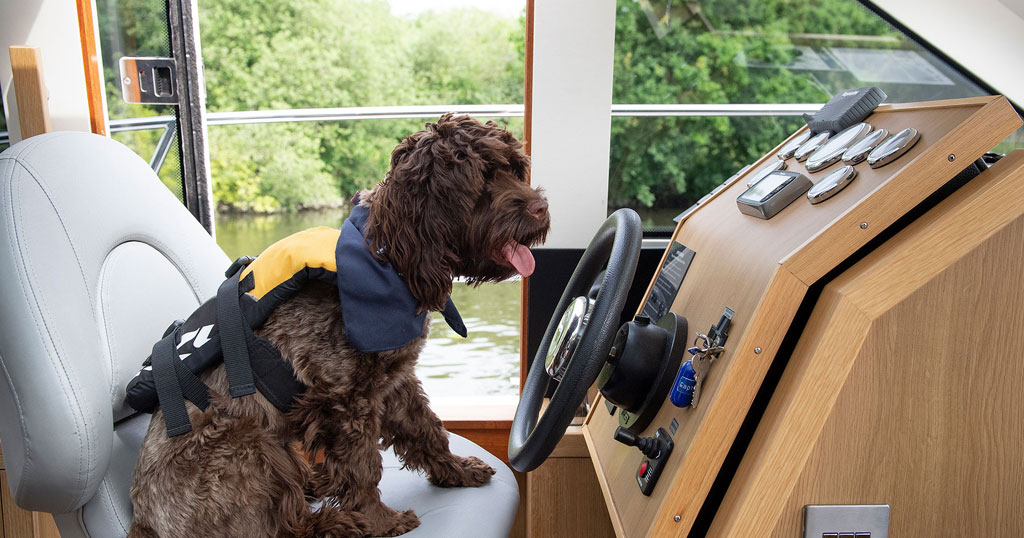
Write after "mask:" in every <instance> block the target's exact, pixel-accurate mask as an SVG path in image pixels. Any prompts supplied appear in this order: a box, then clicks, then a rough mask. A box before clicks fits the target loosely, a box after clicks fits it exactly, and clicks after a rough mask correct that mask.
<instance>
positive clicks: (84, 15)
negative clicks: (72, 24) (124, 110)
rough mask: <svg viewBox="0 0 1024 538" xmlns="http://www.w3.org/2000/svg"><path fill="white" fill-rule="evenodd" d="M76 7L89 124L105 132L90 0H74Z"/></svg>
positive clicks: (97, 51)
mask: <svg viewBox="0 0 1024 538" xmlns="http://www.w3.org/2000/svg"><path fill="white" fill-rule="evenodd" d="M75 4H76V5H77V7H78V35H79V37H80V39H81V41H82V67H83V68H84V69H85V93H86V98H87V99H88V101H89V126H90V128H91V129H92V132H93V133H96V134H98V135H106V134H107V115H106V110H104V107H103V66H102V65H101V64H100V55H99V48H98V47H97V45H96V24H95V22H94V20H93V17H92V1H91V0H75Z"/></svg>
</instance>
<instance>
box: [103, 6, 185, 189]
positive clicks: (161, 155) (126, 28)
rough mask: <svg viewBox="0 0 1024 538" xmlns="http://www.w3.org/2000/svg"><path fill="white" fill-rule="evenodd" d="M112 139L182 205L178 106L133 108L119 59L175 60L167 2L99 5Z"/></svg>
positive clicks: (104, 76)
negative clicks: (148, 169) (123, 88)
mask: <svg viewBox="0 0 1024 538" xmlns="http://www.w3.org/2000/svg"><path fill="white" fill-rule="evenodd" d="M96 15H97V18H98V26H99V36H100V54H101V56H102V62H103V80H104V84H105V91H106V98H107V115H108V117H109V119H110V128H109V132H110V136H111V138H113V139H114V140H117V141H118V142H120V143H122V144H124V145H126V146H128V147H129V148H131V149H132V150H133V151H135V152H136V153H137V154H138V155H139V156H140V157H142V158H143V159H144V160H145V161H146V162H148V163H150V165H151V166H152V167H153V168H154V170H156V171H157V175H158V176H160V181H162V182H163V184H164V185H165V186H167V188H168V189H169V190H170V191H171V192H172V193H174V195H175V196H176V197H177V198H178V200H184V194H183V192H184V186H183V183H182V181H183V177H182V170H181V157H180V150H179V147H178V143H177V140H176V132H177V130H178V125H177V122H178V119H177V118H178V108H177V107H175V106H167V105H164V106H159V105H133V104H128V103H126V102H125V101H124V99H123V98H122V97H121V88H120V84H119V81H120V79H121V77H120V70H119V67H118V60H119V59H120V58H121V57H123V56H159V57H168V56H170V55H171V41H170V33H169V31H168V26H167V2H166V0H96Z"/></svg>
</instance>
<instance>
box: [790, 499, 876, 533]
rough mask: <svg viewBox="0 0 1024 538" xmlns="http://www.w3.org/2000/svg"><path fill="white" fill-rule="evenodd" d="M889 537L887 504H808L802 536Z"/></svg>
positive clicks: (805, 508)
mask: <svg viewBox="0 0 1024 538" xmlns="http://www.w3.org/2000/svg"><path fill="white" fill-rule="evenodd" d="M823 536H828V537H843V538H846V537H847V536H850V537H857V538H867V537H870V538H889V505H888V504H809V505H807V506H805V507H804V538H822V537H823Z"/></svg>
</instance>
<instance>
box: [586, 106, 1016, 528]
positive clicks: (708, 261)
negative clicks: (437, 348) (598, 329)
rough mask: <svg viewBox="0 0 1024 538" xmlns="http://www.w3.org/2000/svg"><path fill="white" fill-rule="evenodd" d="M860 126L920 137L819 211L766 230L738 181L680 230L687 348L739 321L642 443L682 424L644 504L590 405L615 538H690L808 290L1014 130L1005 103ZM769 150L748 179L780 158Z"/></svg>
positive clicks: (898, 112)
mask: <svg viewBox="0 0 1024 538" xmlns="http://www.w3.org/2000/svg"><path fill="white" fill-rule="evenodd" d="M866 121H868V122H869V123H871V124H872V125H873V126H875V127H876V128H877V127H884V128H886V129H888V130H889V131H890V132H896V131H899V130H901V129H903V128H904V127H915V128H917V129H918V130H919V131H920V132H921V139H920V141H919V142H918V143H917V145H916V146H915V147H914V148H913V149H911V150H910V151H909V152H908V153H907V154H905V155H904V156H902V157H901V158H900V159H898V160H897V161H895V162H894V163H892V164H889V165H887V166H885V167H882V168H878V169H871V168H869V167H868V166H867V165H866V164H861V165H858V166H857V170H858V172H859V177H858V178H857V179H856V180H854V181H853V182H852V183H851V184H850V185H849V186H848V187H846V189H844V190H843V191H842V192H840V193H838V194H837V195H836V196H834V197H833V198H832V199H830V200H828V201H827V202H825V203H822V204H818V205H813V206H812V205H811V204H809V203H807V201H806V200H804V199H798V200H797V201H795V202H794V203H793V204H791V205H790V206H789V207H787V208H786V209H785V210H783V211H782V212H781V213H780V214H779V215H777V216H776V217H774V218H773V219H770V220H767V221H765V220H760V219H755V218H753V217H749V216H747V215H743V214H741V213H739V211H738V209H737V208H736V203H735V199H736V197H737V196H739V194H741V193H742V192H743V191H744V190H745V188H746V186H745V183H746V177H747V175H743V176H741V177H739V178H737V179H736V180H735V181H734V182H733V183H732V184H730V185H728V186H726V187H725V188H723V189H722V190H721V191H720V192H719V193H717V194H716V195H715V196H713V197H712V198H711V199H710V200H708V201H706V202H705V203H704V204H703V205H702V206H701V207H700V208H699V209H698V210H697V211H695V212H694V213H693V214H691V215H690V216H689V217H688V218H687V219H686V220H685V221H683V222H681V223H680V225H679V226H678V227H677V229H676V232H675V235H674V239H675V240H676V241H678V242H680V243H682V244H684V245H686V246H687V247H690V248H691V249H693V250H694V251H695V252H696V255H695V257H694V260H693V263H692V264H691V266H690V269H689V272H688V274H687V277H686V279H685V280H684V282H683V284H682V286H681V288H680V291H679V293H678V295H677V296H676V299H675V302H674V303H673V305H672V311H674V312H676V313H678V314H681V315H683V316H686V317H687V319H688V321H689V327H690V331H691V336H690V339H692V338H693V336H692V333H693V332H694V331H697V330H699V331H701V332H706V331H707V329H708V328H709V327H710V326H711V325H712V324H714V323H715V322H717V320H718V318H719V316H721V314H722V311H723V309H724V307H727V306H728V307H731V308H733V310H735V312H736V315H735V317H734V319H733V324H732V329H731V333H730V337H729V341H728V342H727V343H726V346H725V347H726V351H725V353H724V354H723V355H722V356H721V357H719V358H718V359H717V360H716V362H715V364H714V365H713V366H712V369H711V373H710V375H709V379H708V380H707V381H706V382H705V384H704V386H703V391H702V396H701V401H700V404H699V405H698V407H697V408H696V409H690V408H688V409H678V408H675V407H673V406H671V405H664V406H662V408H661V410H660V411H659V413H658V416H657V417H656V419H655V421H654V423H652V425H651V426H650V427H649V428H648V431H646V432H644V434H645V435H652V434H653V431H654V429H656V428H657V427H659V426H661V427H665V426H667V425H668V423H669V422H671V420H672V419H676V420H677V421H678V422H679V431H678V433H677V434H676V435H675V441H676V448H675V451H674V452H673V454H672V456H671V457H670V459H669V462H668V466H667V468H666V470H665V473H664V475H663V476H662V478H661V481H660V483H659V484H658V485H657V487H656V488H655V490H654V493H653V495H652V496H651V497H644V496H643V495H642V494H641V493H640V491H639V488H638V487H637V486H636V484H635V481H634V480H633V474H634V471H635V468H636V465H638V464H639V462H640V457H641V455H640V453H639V452H638V451H636V449H634V448H631V447H626V446H625V445H622V444H619V443H617V442H615V441H614V440H612V433H613V432H614V430H615V427H616V426H617V421H616V420H615V418H614V417H610V416H609V415H608V414H607V413H606V412H604V411H603V407H604V406H603V405H601V404H602V402H600V401H598V402H597V403H595V405H594V408H595V409H597V410H598V411H596V412H592V413H591V415H590V416H589V417H588V419H587V422H586V424H585V426H584V434H585V436H586V437H587V442H588V445H589V447H590V450H591V454H592V456H593V461H594V465H595V468H596V469H597V472H598V480H599V483H600V484H601V485H602V490H603V494H604V498H605V500H606V503H607V505H608V509H609V512H610V513H611V514H612V523H613V525H614V527H615V529H616V532H617V534H618V535H619V536H622V537H630V538H632V537H636V536H657V537H659V538H660V537H662V536H685V535H686V534H687V533H688V532H689V530H690V527H691V526H692V524H693V521H694V518H695V517H696V515H697V512H698V510H699V509H700V508H701V506H702V504H703V502H704V498H705V496H706V494H707V491H708V490H709V488H710V486H711V483H712V481H713V480H714V478H715V476H716V475H717V473H718V470H719V468H720V466H721V464H722V461H723V459H724V457H725V454H726V453H727V452H728V450H729V448H730V447H731V445H732V442H733V439H734V438H735V435H736V432H737V430H738V429H739V426H740V424H741V423H742V421H743V419H744V418H745V416H746V413H747V411H748V409H749V407H750V404H751V402H752V400H753V398H754V395H755V394H756V392H757V390H758V388H759V387H760V385H761V382H762V381H763V378H764V374H765V372H766V371H767V369H768V367H769V366H770V365H771V362H772V361H773V359H774V356H775V352H776V351H777V348H778V345H779V343H780V342H781V339H782V337H783V336H784V335H785V333H786V331H787V329H788V327H789V324H790V323H791V321H792V318H793V316H794V315H795V312H796V310H797V308H798V307H799V305H800V303H801V301H802V300H803V297H804V294H805V292H806V289H807V287H808V286H809V285H811V284H813V283H814V282H815V281H816V280H817V279H818V278H820V277H821V276H822V275H823V274H825V273H826V272H827V271H829V270H831V269H832V268H834V267H835V266H836V265H838V264H839V263H841V262H842V261H843V260H845V259H846V258H848V257H849V256H850V255H852V254H853V253H854V252H855V251H856V250H857V249H859V248H860V247H862V246H863V245H865V244H866V243H867V242H868V241H869V240H870V239H872V238H873V237H874V236H875V235H877V234H878V233H879V232H881V231H882V230H884V229H885V227H886V226H887V225H888V224H889V223H892V222H894V221H895V220H896V219H897V218H899V217H900V216H902V215H903V214H905V213H906V212H907V211H909V210H910V209H911V208H913V207H914V206H915V205H916V204H917V203H918V202H919V201H921V200H923V199H924V198H926V197H927V196H928V195H930V194H931V193H932V192H934V191H935V190H936V189H937V188H938V187H939V186H941V185H942V184H943V183H945V182H946V181H947V180H949V179H950V178H952V177H953V176H954V175H956V173H957V172H959V171H960V170H962V169H963V168H964V167H966V166H967V165H969V164H970V163H971V162H972V161H973V160H974V159H976V158H978V157H980V156H981V154H982V153H984V152H985V151H987V150H988V149H990V148H992V147H993V146H995V145H996V144H997V143H998V142H999V141H1001V140H1002V139H1004V138H1005V137H1006V136H1007V135H1009V134H1010V133H1011V132H1012V131H1013V130H1015V129H1016V128H1017V127H1019V126H1020V118H1019V117H1018V116H1017V115H1016V113H1015V112H1013V110H1012V108H1011V107H1009V104H1008V103H1007V102H1006V100H1005V99H1004V98H1002V97H983V98H973V99H960V100H955V101H948V102H939V103H928V104H923V105H922V104H915V105H887V106H882V107H879V108H878V109H877V110H876V112H875V113H874V114H873V115H872V116H870V117H869V118H868V119H867V120H866ZM798 133H799V131H798ZM798 133H795V134H794V135H796V134H798ZM780 146H781V144H780ZM777 149H778V148H776V150H777ZM776 150H772V151H771V152H770V153H768V154H766V155H765V157H763V158H762V159H761V160H759V161H758V162H757V163H755V164H754V165H753V166H752V167H751V170H750V171H749V172H748V174H751V173H754V172H755V171H756V170H758V169H760V168H761V167H762V166H763V165H764V164H765V163H767V162H768V161H770V160H773V159H775V158H776V157H775V156H774V153H775V151H776ZM950 154H953V155H955V158H954V159H953V160H952V161H950V160H949V159H948V156H949V155H950ZM788 164H789V168H788V169H789V170H795V171H798V172H801V173H804V174H805V175H807V176H808V177H809V178H810V179H811V180H812V181H817V180H820V179H821V178H823V177H824V176H825V175H827V174H828V173H829V172H831V171H833V170H834V169H835V167H832V168H829V169H826V170H823V171H819V172H816V173H808V172H807V171H806V168H805V167H804V166H803V164H802V163H796V161H795V160H793V159H790V160H789V161H788ZM861 222H867V223H868V224H867V226H866V227H864V228H862V227H861V225H860V223H861ZM851 223H853V224H852V225H851ZM755 348H760V350H761V353H755V351H754V350H755ZM676 516H679V521H676V519H675V517H676Z"/></svg>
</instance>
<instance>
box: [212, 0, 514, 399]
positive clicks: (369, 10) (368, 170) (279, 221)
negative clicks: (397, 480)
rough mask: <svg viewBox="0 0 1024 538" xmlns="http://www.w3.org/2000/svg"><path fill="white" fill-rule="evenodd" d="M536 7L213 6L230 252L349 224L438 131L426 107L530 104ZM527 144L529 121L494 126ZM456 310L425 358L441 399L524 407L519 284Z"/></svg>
mask: <svg viewBox="0 0 1024 538" xmlns="http://www.w3.org/2000/svg"><path fill="white" fill-rule="evenodd" d="M524 8H525V0H515V1H510V0H501V1H494V0H477V1H472V0H433V1H429V2H427V1H420V0H392V1H391V2H385V1H381V0H376V1H374V0H370V1H366V0H258V1H254V0H200V1H199V14H200V31H201V36H202V48H203V61H204V65H205V76H206V85H207V110H208V113H209V116H208V118H209V123H210V126H209V133H208V140H209V155H210V170H211V176H212V179H213V194H214V199H215V201H216V204H217V218H216V225H217V241H218V243H219V244H220V245H221V247H222V248H223V249H224V250H225V252H227V253H228V255H229V256H230V257H236V256H239V255H242V254H257V253H259V252H260V251H262V250H263V249H264V248H265V247H266V246H268V245H270V244H271V243H273V242H274V241H276V240H278V239H280V238H282V237H285V236H286V235H289V234H291V233H294V232H297V231H300V230H303V229H306V228H309V227H312V226H320V225H325V226H332V227H338V226H340V225H341V223H342V222H343V220H344V219H345V218H346V217H347V215H348V212H349V210H350V206H349V200H350V199H351V197H352V196H353V195H354V194H355V193H357V192H358V191H359V190H361V189H365V188H369V187H372V186H374V185H376V184H377V182H379V181H380V180H381V179H382V178H383V177H384V174H385V172H386V171H387V167H388V162H389V160H390V156H391V151H392V150H393V149H394V147H395V146H396V145H397V144H398V143H399V142H400V141H401V140H402V138H404V137H405V136H406V135H407V134H409V133H412V132H414V131H418V130H420V129H422V128H423V126H424V123H425V122H428V121H434V120H436V117H435V118H415V119H412V118H404V117H402V116H403V115H407V114H408V111H407V109H406V110H405V111H404V112H403V108H405V107H409V106H413V105H450V106H453V107H454V106H457V105H493V104H522V103H523V86H524V78H525V69H524V58H525V44H524V43H525V42H524V38H525V15H524ZM380 106H389V107H397V108H398V110H397V111H396V113H395V116H396V117H395V118H394V119H362V120H340V121H312V122H294V121H280V122H275V123H251V122H249V123H247V120H245V119H244V118H243V119H240V120H237V124H230V125H229V124H227V123H236V120H233V119H231V118H237V117H238V115H239V114H241V115H244V114H245V113H247V112H249V111H266V110H290V109H311V108H338V107H380ZM478 119H480V120H481V121H483V120H487V119H493V120H494V121H497V122H498V123H500V124H503V125H504V126H506V128H508V129H509V130H510V131H512V133H513V134H514V135H516V136H517V137H520V138H522V134H523V121H522V118H487V117H482V116H480V117H478ZM453 300H454V301H455V302H456V304H457V305H458V307H459V310H460V311H461V313H462V315H463V319H464V320H465V322H466V325H467V327H468V330H469V338H468V339H462V338H461V337H459V336H458V335H456V334H455V333H454V332H452V331H451V329H450V328H449V327H448V326H447V324H446V323H445V322H444V321H443V319H442V318H441V317H440V316H439V315H435V316H434V321H433V325H432V328H431V333H430V340H429V341H428V344H427V346H426V348H425V349H424V351H423V353H422V354H421V355H420V359H419V369H420V371H419V374H420V378H421V379H422V380H423V382H424V386H425V388H426V390H427V392H428V393H429V394H431V395H432V396H440V395H445V396H448V395H459V396H464V395H482V394H506V395H515V394H518V383H519V310H520V284H519V282H504V283H500V284H485V285H482V286H480V287H476V288H470V287H468V286H466V285H465V284H461V283H456V284H455V291H454V292H453Z"/></svg>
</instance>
